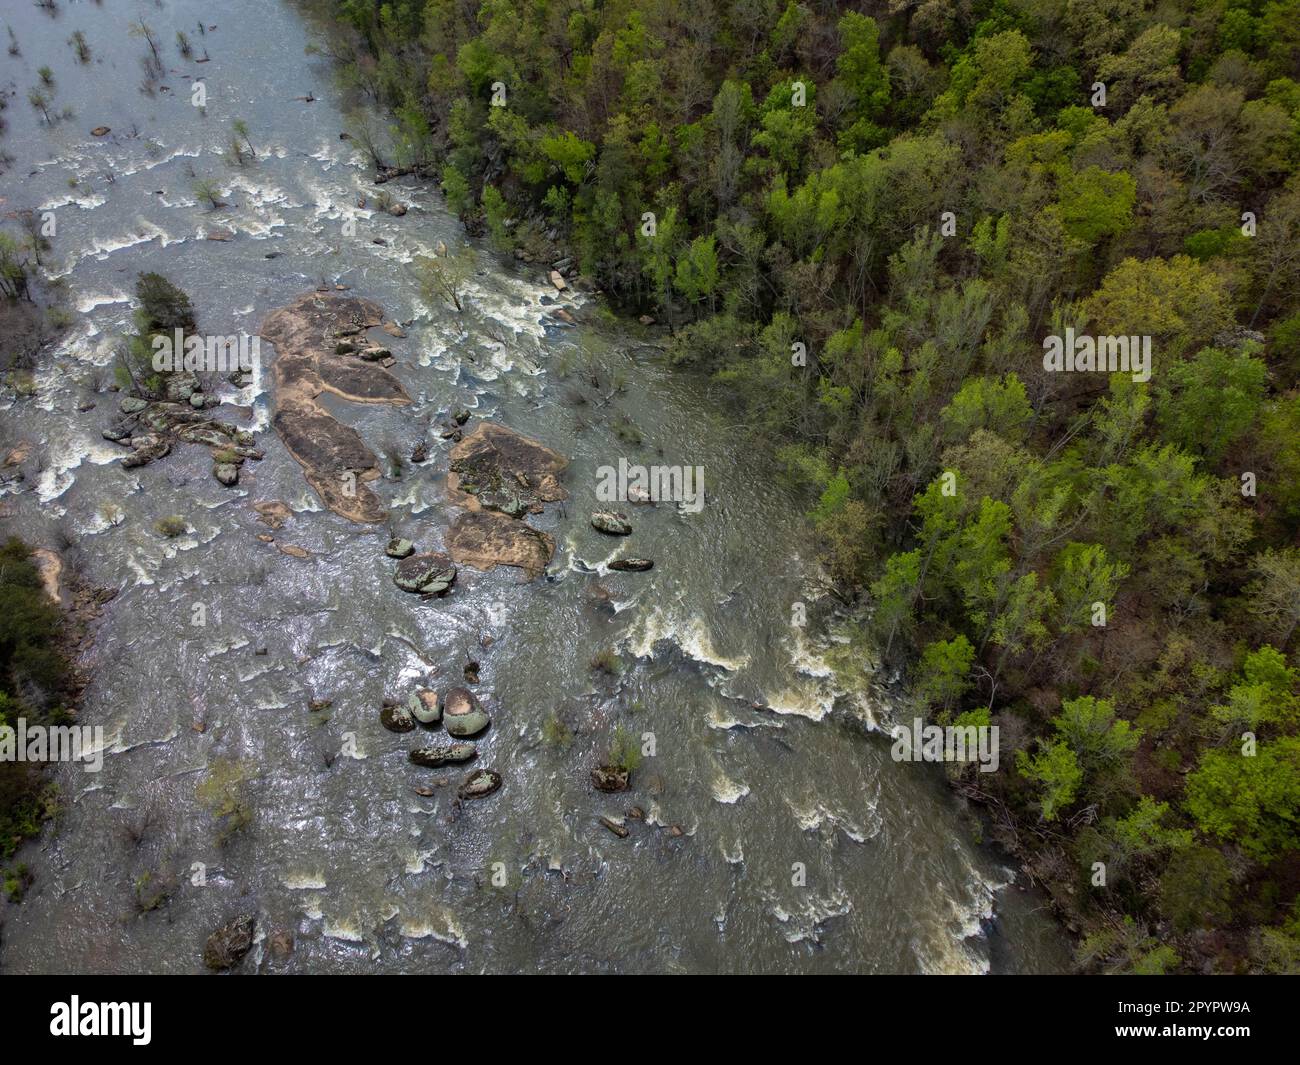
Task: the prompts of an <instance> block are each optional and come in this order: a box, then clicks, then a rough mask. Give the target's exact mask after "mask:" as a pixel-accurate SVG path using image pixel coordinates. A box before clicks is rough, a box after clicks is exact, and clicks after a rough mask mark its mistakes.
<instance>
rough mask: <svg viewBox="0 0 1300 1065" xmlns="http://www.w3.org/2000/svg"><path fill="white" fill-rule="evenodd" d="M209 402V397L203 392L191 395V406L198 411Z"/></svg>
mask: <svg viewBox="0 0 1300 1065" xmlns="http://www.w3.org/2000/svg"><path fill="white" fill-rule="evenodd" d="M207 401H208V397H207V396H205V395H204V394H203V393H202V392H192V393H190V406H191V407H194V408H195V409H196V410H202V409H203V407H204V405H205V404H206V403H207Z"/></svg>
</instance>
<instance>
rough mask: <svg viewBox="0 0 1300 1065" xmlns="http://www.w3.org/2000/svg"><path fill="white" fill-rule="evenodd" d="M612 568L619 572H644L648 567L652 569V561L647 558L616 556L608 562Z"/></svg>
mask: <svg viewBox="0 0 1300 1065" xmlns="http://www.w3.org/2000/svg"><path fill="white" fill-rule="evenodd" d="M609 568H610V569H612V570H618V572H619V573H644V572H645V571H646V570H648V569H654V561H653V560H652V559H648V558H616V559H615V560H614V561H613V562H611V563H610V564H609Z"/></svg>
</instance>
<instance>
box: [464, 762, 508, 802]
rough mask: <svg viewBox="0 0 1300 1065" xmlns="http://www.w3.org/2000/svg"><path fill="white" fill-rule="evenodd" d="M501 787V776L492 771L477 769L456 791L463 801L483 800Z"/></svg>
mask: <svg viewBox="0 0 1300 1065" xmlns="http://www.w3.org/2000/svg"><path fill="white" fill-rule="evenodd" d="M499 787H501V774H500V773H496V772H494V771H493V770H491V769H476V770H475V771H474V772H473V773H471V774H470V775H469V776H467V777H466V778H465V783H463V784H462V785H461V786H460V787H459V788H458V789H457V791H456V795H457V797H458V798H461V799H481V798H483V797H484V796H485V795H491V794H492V793H493V792H494V791H496V790H497V788H499Z"/></svg>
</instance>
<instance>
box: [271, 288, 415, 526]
mask: <svg viewBox="0 0 1300 1065" xmlns="http://www.w3.org/2000/svg"><path fill="white" fill-rule="evenodd" d="M383 321H384V314H383V309H382V308H381V307H380V306H379V304H377V303H375V302H373V301H371V300H367V299H362V298H361V297H360V296H353V295H349V294H346V293H336V292H308V293H306V294H304V295H302V296H299V297H298V298H297V299H296V300H294V301H293V302H292V303H290V304H289V305H288V306H285V307H281V308H279V309H278V310H275V311H272V312H271V313H270V314H269V315H267V316H266V319H265V321H263V322H262V328H261V335H262V337H263V338H264V339H266V340H268V341H270V342H271V343H272V344H274V345H275V363H274V369H273V374H274V378H275V414H274V415H273V417H272V419H271V424H272V425H273V426H274V427H275V431H276V432H277V433H279V434H280V439H281V440H283V441H284V446H285V447H286V448H287V449H288V450H289V454H291V455H292V456H293V457H294V459H295V460H296V461H297V463H298V464H299V465H300V466H301V467H302V468H303V472H304V474H305V475H306V478H307V483H308V484H310V485H311V486H312V488H313V489H314V490H315V491H316V493H317V495H319V496H320V497H321V500H322V502H324V504H325V505H326V506H327V507H329V508H330V510H332V511H334V512H335V513H336V514H341V515H342V516H343V517H345V518H350V519H351V520H352V521H383V520H384V518H385V517H386V516H387V512H386V510H385V508H384V505H383V504H382V503H381V502H380V500H379V498H378V497H377V496H376V495H375V494H374V492H372V491H371V490H370V489H369V488H368V487H367V486H366V482H368V481H373V480H374V479H375V478H377V477H378V476H379V474H380V470H379V463H378V462H377V461H376V458H375V453H374V452H373V451H371V450H370V448H369V447H367V446H366V443H365V441H364V440H362V438H361V435H360V434H359V433H358V432H357V431H356V430H355V429H353V428H351V427H350V426H347V425H344V424H342V423H341V422H339V421H338V420H337V419H335V418H334V416H333V415H332V414H330V413H329V411H327V410H326V409H325V408H324V407H322V406H321V405H320V403H318V402H317V399H318V397H319V396H320V395H321V394H322V393H324V392H330V393H333V394H334V395H337V396H341V397H342V398H344V399H347V400H351V401H352V402H354V403H393V404H405V403H409V402H410V401H411V397H410V396H408V395H407V394H406V389H404V388H403V387H402V383H401V382H400V381H398V380H397V378H396V377H394V376H393V375H392V374H391V373H389V372H388V371H387V370H386V369H384V368H383V367H382V366H379V365H377V364H376V363H373V362H367V361H365V360H362V359H360V358H358V357H357V356H356V355H355V354H352V353H347V354H339V353H338V352H337V350H336V349H337V348H338V346H339V343H340V341H341V340H343V339H344V338H361V339H362V341H364V334H365V331H366V330H367V329H370V328H373V327H374V326H378V325H380V324H382V323H383Z"/></svg>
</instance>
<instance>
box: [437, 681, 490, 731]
mask: <svg viewBox="0 0 1300 1065" xmlns="http://www.w3.org/2000/svg"><path fill="white" fill-rule="evenodd" d="M442 723H443V726H444V727H445V728H446V729H447V735H449V736H460V737H464V736H476V735H478V734H479V733H480V732H482V731H483V730H484V729H485V728H487V727H488V725H489V724H491V719H490V718H489V717H488V715H487V712H486V711H485V710H484V709H483V708H482V707H481V706H479V702H478V699H476V698H475V697H474V693H473V692H471V691H470V690H469V689H468V688H452V689H451V691H449V692H448V693H447V695H446V698H445V699H443V703H442Z"/></svg>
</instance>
